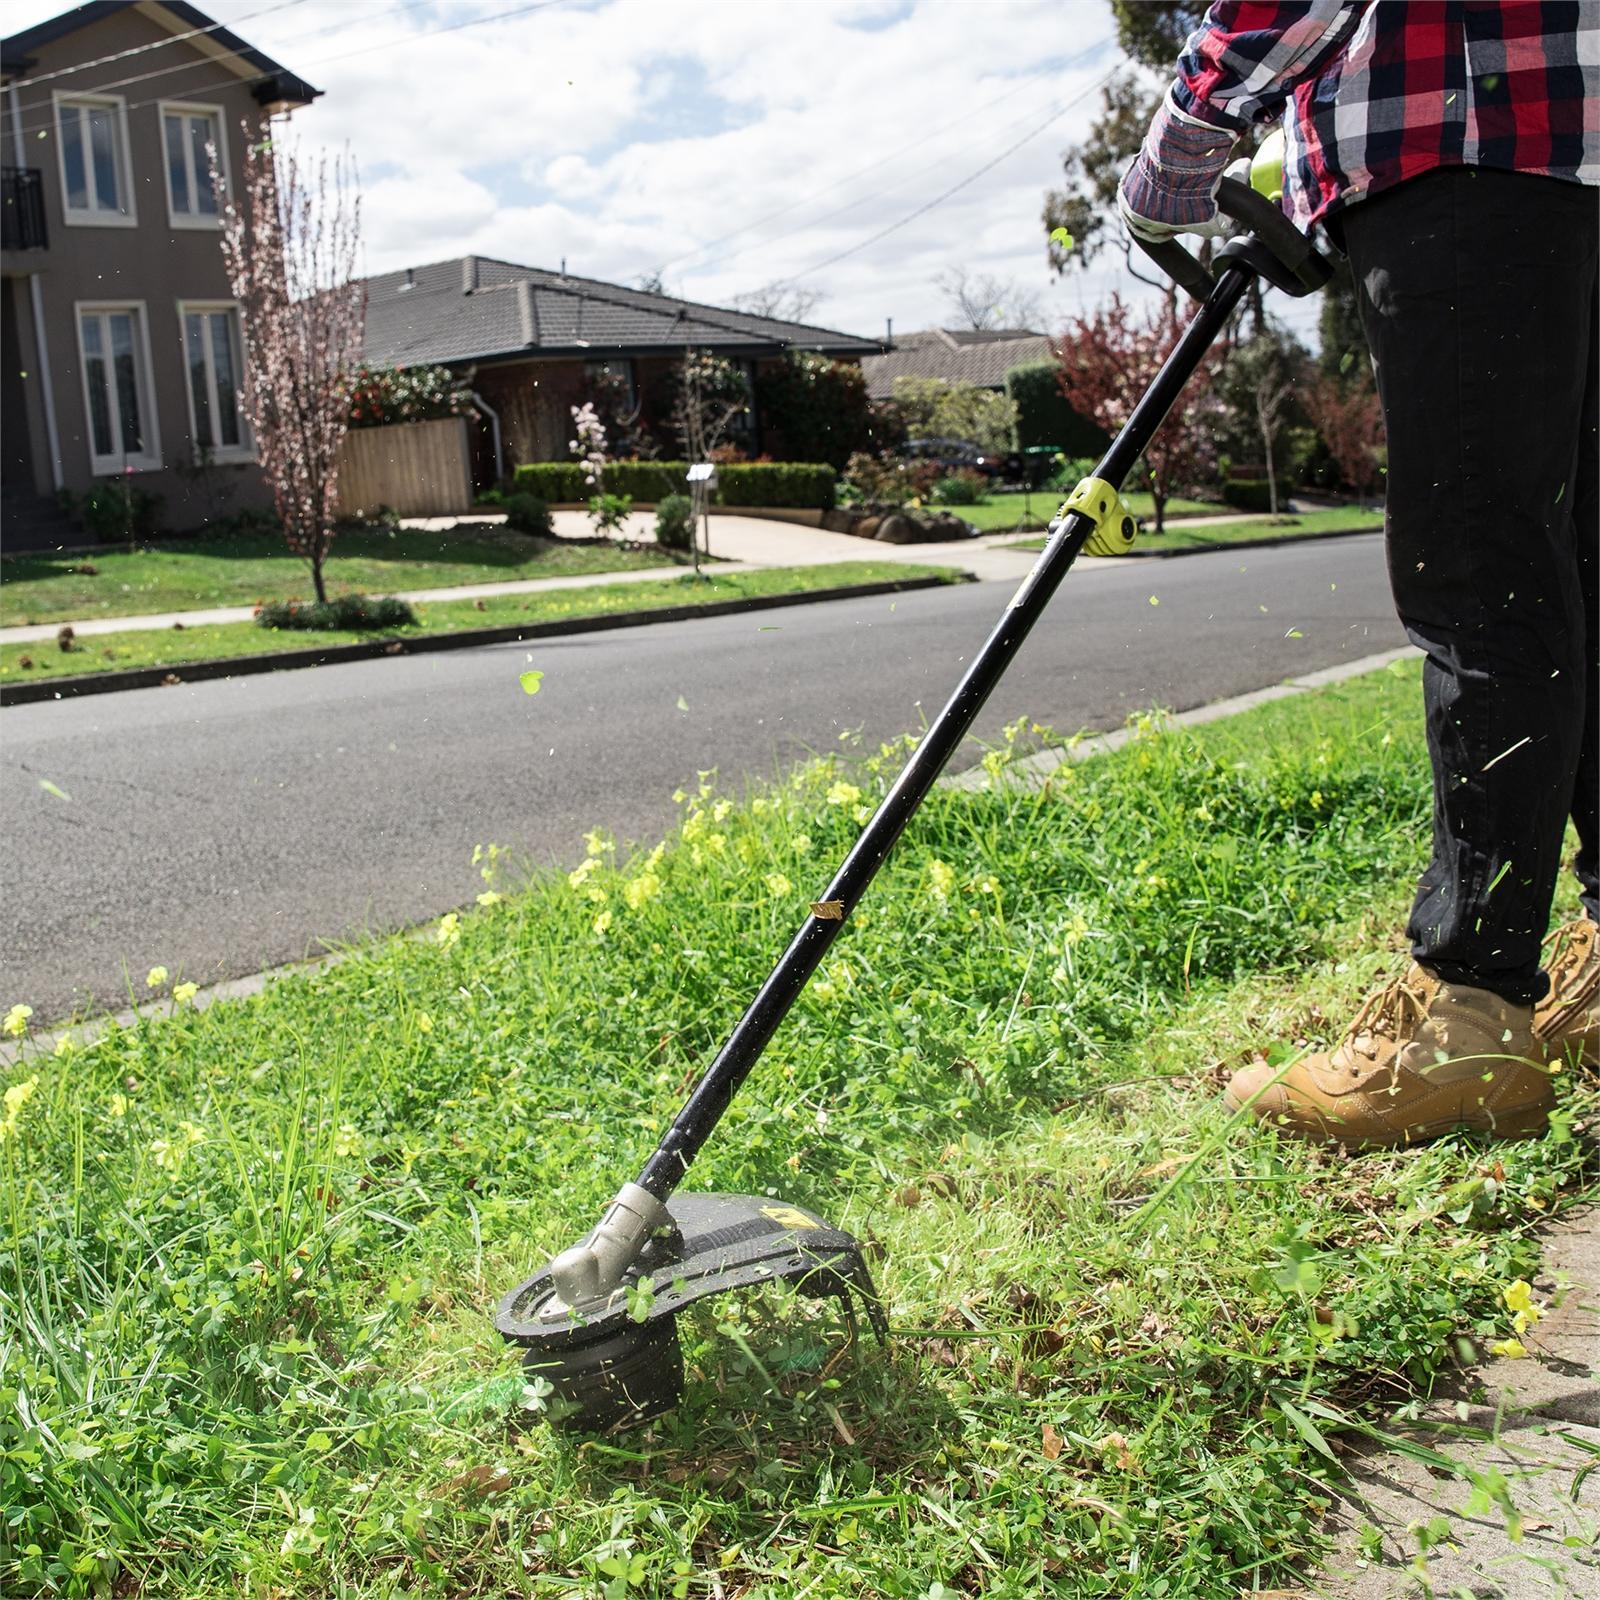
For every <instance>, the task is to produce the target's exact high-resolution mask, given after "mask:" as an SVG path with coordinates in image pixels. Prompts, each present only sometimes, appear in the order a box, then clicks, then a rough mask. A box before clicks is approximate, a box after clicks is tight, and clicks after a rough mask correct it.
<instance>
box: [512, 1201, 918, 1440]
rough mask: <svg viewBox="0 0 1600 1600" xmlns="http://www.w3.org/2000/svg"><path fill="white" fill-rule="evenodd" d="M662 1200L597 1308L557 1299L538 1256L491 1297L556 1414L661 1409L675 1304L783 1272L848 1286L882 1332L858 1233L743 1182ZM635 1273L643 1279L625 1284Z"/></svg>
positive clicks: (675, 1356) (579, 1424)
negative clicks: (656, 1223) (660, 1221)
mask: <svg viewBox="0 0 1600 1600" xmlns="http://www.w3.org/2000/svg"><path fill="white" fill-rule="evenodd" d="M667 1212H668V1214H669V1216H670V1218H671V1224H670V1226H669V1227H667V1228H664V1229H662V1230H660V1231H659V1232H658V1233H657V1234H656V1235H655V1236H654V1237H652V1238H651V1239H650V1241H649V1242H648V1243H647V1244H646V1245H645V1247H644V1249H643V1250H642V1251H641V1252H640V1254H639V1257H638V1259H637V1260H636V1261H635V1262H634V1264H633V1266H632V1267H631V1268H630V1269H629V1270H628V1273H627V1275H626V1276H625V1277H624V1279H623V1280H622V1282H621V1283H620V1284H619V1285H618V1286H617V1288H616V1289H615V1290H614V1291H613V1292H612V1293H611V1295H610V1296H609V1297H608V1298H607V1299H606V1300H605V1302H604V1303H603V1304H602V1305H601V1306H600V1307H599V1308H595V1307H585V1308H583V1310H582V1311H581V1312H574V1311H572V1310H571V1309H569V1308H568V1307H566V1306H565V1305H563V1304H562V1302H561V1300H560V1298H559V1296H557V1294H556V1292H555V1286H554V1283H553V1281H552V1278H551V1274H550V1268H549V1267H548V1266H546V1267H545V1269H544V1270H543V1271H542V1272H539V1273H536V1274H535V1275H534V1276H533V1277H531V1278H529V1279H528V1281H527V1282H526V1283H522V1284H519V1285H518V1286H517V1287H516V1288H515V1289H513V1290H512V1291H511V1292H510V1294H508V1295H507V1296H506V1297H505V1299H503V1300H502V1301H501V1302H500V1306H499V1309H498V1310H497V1311H496V1312H495V1319H494V1321H495V1327H497V1328H498V1329H499V1330H500V1333H501V1334H502V1336H503V1337H504V1338H505V1339H506V1340H508V1341H509V1342H510V1343H512V1344H520V1345H522V1346H523V1347H524V1349H525V1351H526V1354H525V1355H524V1356H523V1364H524V1365H525V1366H526V1367H527V1369H528V1370H529V1371H530V1372H536V1373H538V1374H539V1375H540V1376H541V1377H543V1378H545V1379H546V1380H547V1381H548V1382H550V1383H551V1384H553V1385H554V1387H555V1396H554V1401H555V1403H554V1404H553V1405H552V1407H551V1413H550V1414H551V1420H552V1421H553V1422H555V1423H556V1425H557V1426H559V1427H564V1428H568V1429H574V1430H588V1431H594V1430H600V1429H606V1428H611V1427H614V1426H616V1425H618V1424H633V1423H638V1422H644V1421H646V1420H647V1419H648V1418H650V1417H654V1416H659V1415H660V1414H661V1413H662V1412H664V1411H670V1410H671V1409H672V1408H673V1407H674V1406H675V1405H676V1404H677V1403H678V1400H679V1397H680V1396H681V1395H682V1393H683V1353H682V1351H681V1350H680V1349H679V1346H678V1324H677V1315H678V1313H679V1312H680V1311H681V1310H683V1308H684V1307H685V1306H687V1305H692V1304H693V1303H694V1302H695V1301H696V1300H704V1299H706V1298H707V1297H708V1296H710V1295H714V1294H723V1293H725V1292H726V1291H727V1290H729V1289H743V1288H747V1287H749V1286H750V1285H752V1284H759V1283H775V1282H788V1283H793V1284H794V1285H795V1286H796V1287H797V1288H798V1289H800V1291H801V1292H802V1293H804V1294H809V1295H813V1296H816V1297H818V1298H820V1297H822V1296H824V1295H838V1296H840V1297H841V1298H843V1299H844V1300H845V1301H846V1303H847V1304H851V1301H850V1296H851V1294H852V1292H853V1293H855V1294H856V1295H859V1296H860V1298H861V1301H862V1304H863V1306H864V1308H865V1310H866V1313H867V1320H868V1321H869V1322H870V1323H871V1325H872V1329H873V1331H874V1332H875V1333H876V1334H877V1335H878V1337H879V1339H884V1338H887V1336H888V1331H889V1329H888V1321H887V1319H886V1318H885V1316H884V1313H883V1306H882V1304H881V1302H880V1301H879V1299H878V1295H877V1291H876V1290H875V1289H874V1288H873V1285H872V1276H871V1274H870V1273H869V1272H868V1270H867V1263H866V1259H865V1257H864V1256H863V1254H862V1251H861V1246H860V1244H859V1243H858V1242H857V1241H856V1240H855V1239H853V1238H852V1237H851V1236H850V1235H849V1234H848V1233H844V1232H842V1231H841V1230H840V1229H838V1228H833V1227H830V1226H829V1225H828V1224H827V1223H826V1222H824V1221H823V1220H822V1218H821V1217H819V1216H816V1215H815V1214H814V1213H812V1212H810V1211H806V1210H804V1209H803V1208H801V1207H800V1206H792V1205H788V1204H786V1203H785V1202H783V1201H781V1200H772V1199H762V1198H760V1197H759V1196H756V1195H745V1194H680V1195H675V1196H674V1197H673V1198H672V1199H671V1200H669V1201H668V1202H667ZM645 1278H648V1279H649V1280H650V1284H649V1287H648V1289H646V1291H645V1293H644V1294H642V1295H641V1294H639V1293H636V1292H635V1291H638V1290H639V1289H640V1288H641V1280H642V1279H645ZM852 1308H853V1307H852ZM636 1314H639V1315H642V1319H643V1320H639V1319H638V1315H636Z"/></svg>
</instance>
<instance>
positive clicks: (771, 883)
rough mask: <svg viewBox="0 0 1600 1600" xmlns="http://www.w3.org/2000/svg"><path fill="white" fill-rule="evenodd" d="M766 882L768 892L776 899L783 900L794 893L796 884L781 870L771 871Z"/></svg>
mask: <svg viewBox="0 0 1600 1600" xmlns="http://www.w3.org/2000/svg"><path fill="white" fill-rule="evenodd" d="M766 882H767V892H768V893H769V894H770V895H771V896H772V898H773V899H774V900H782V899H783V898H784V897H785V896H786V895H790V894H793V893H794V885H793V884H792V883H790V881H789V880H788V879H787V878H786V877H784V875H783V874H782V873H781V872H769V873H768V874H767V879H766Z"/></svg>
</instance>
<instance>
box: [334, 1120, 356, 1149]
mask: <svg viewBox="0 0 1600 1600" xmlns="http://www.w3.org/2000/svg"><path fill="white" fill-rule="evenodd" d="M333 1153H334V1154H335V1155H336V1156H354V1155H360V1153H361V1130H360V1129H359V1128H358V1127H357V1126H356V1125H355V1124H354V1123H353V1122H341V1123H340V1124H339V1131H338V1132H337V1133H336V1134H334V1136H333Z"/></svg>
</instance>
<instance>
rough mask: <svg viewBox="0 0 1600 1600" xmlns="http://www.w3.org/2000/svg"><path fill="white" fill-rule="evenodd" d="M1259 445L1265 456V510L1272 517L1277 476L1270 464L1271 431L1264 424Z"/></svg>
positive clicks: (1276, 504) (1274, 513) (1274, 509)
mask: <svg viewBox="0 0 1600 1600" xmlns="http://www.w3.org/2000/svg"><path fill="white" fill-rule="evenodd" d="M1261 445H1262V448H1263V449H1264V450H1265V451H1266V455H1267V508H1268V510H1269V511H1271V513H1272V515H1273V516H1277V514H1278V474H1277V471H1276V469H1275V468H1274V466H1273V464H1272V429H1271V428H1270V427H1268V426H1267V425H1266V424H1265V423H1263V424H1262V427H1261Z"/></svg>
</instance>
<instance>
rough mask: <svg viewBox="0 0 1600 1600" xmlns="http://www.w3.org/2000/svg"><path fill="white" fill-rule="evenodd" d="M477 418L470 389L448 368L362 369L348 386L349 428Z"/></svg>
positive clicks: (472, 419) (473, 419)
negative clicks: (443, 419) (451, 418)
mask: <svg viewBox="0 0 1600 1600" xmlns="http://www.w3.org/2000/svg"><path fill="white" fill-rule="evenodd" d="M477 416H478V413H477V410H476V408H475V407H474V406H473V404H472V391H471V389H470V388H469V387H468V385H467V384H465V383H464V382H463V381H462V380H461V379H460V378H458V377H457V376H456V374H455V373H453V372H452V371H451V370H450V369H449V368H448V367H406V368H404V369H397V368H394V367H363V368H361V370H360V371H358V372H357V373H356V375H355V378H354V379H353V380H352V382H351V384H350V418H349V422H350V426H351V427H352V428H383V427H388V426H391V425H392V424H394V423H397V422H433V421H436V420H437V419H438V418H440V417H466V418H467V420H468V421H476V420H477Z"/></svg>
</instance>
